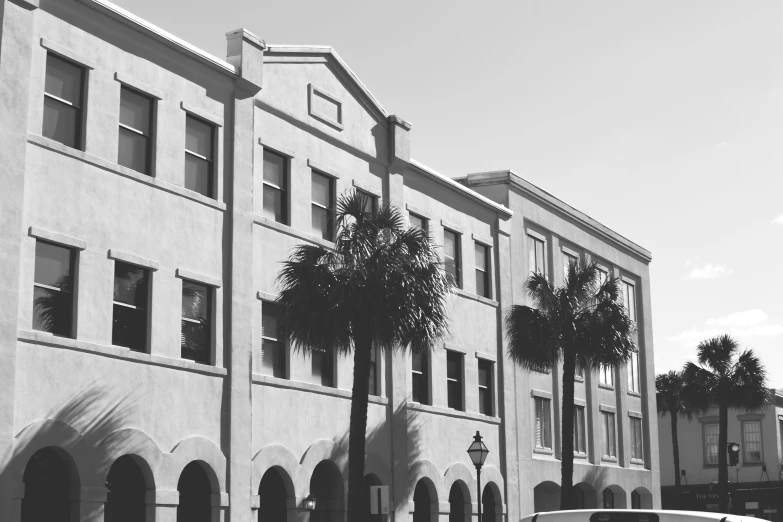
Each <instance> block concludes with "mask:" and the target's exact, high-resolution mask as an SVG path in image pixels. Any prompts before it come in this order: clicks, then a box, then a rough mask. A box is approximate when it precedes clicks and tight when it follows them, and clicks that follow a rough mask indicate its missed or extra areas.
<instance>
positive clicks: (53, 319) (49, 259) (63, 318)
mask: <svg viewBox="0 0 783 522" xmlns="http://www.w3.org/2000/svg"><path fill="white" fill-rule="evenodd" d="M75 265H76V251H75V250H72V249H70V248H65V247H61V246H58V245H54V244H52V243H46V242H45V241H37V242H36V243H35V276H34V277H33V328H34V329H35V330H41V331H42V332H49V333H51V334H54V335H59V336H61V337H73V336H74V335H73V309H74V294H73V289H74V280H73V279H74V273H73V270H74V266H75Z"/></svg>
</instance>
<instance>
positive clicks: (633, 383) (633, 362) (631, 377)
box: [628, 352, 641, 393]
mask: <svg viewBox="0 0 783 522" xmlns="http://www.w3.org/2000/svg"><path fill="white" fill-rule="evenodd" d="M628 390H629V391H632V392H634V393H641V385H640V384H639V352H634V353H632V354H631V358H630V359H628Z"/></svg>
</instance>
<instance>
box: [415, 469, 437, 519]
mask: <svg viewBox="0 0 783 522" xmlns="http://www.w3.org/2000/svg"><path fill="white" fill-rule="evenodd" d="M437 502H438V497H437V495H436V494H435V487H434V486H433V485H432V483H430V482H429V481H428V480H427V479H419V481H418V482H417V483H416V489H415V490H413V522H432V520H433V510H432V506H433V504H435V503H437ZM435 516H437V514H436V515H435Z"/></svg>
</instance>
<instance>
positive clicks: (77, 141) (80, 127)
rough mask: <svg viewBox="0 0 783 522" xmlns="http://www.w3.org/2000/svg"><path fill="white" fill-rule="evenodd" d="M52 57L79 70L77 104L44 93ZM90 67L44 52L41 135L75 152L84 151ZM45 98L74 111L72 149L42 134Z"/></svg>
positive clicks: (53, 53)
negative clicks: (79, 81)
mask: <svg viewBox="0 0 783 522" xmlns="http://www.w3.org/2000/svg"><path fill="white" fill-rule="evenodd" d="M50 57H52V58H54V59H55V60H59V61H61V62H65V63H67V64H69V65H71V66H72V67H75V68H77V69H79V71H80V72H81V79H80V80H81V85H80V86H79V104H78V105H77V104H75V103H73V102H69V101H68V100H65V99H63V98H60V97H59V96H55V95H54V94H50V93H48V92H46V76H47V74H48V65H49V63H48V62H49V58H50ZM89 70H90V67H88V66H86V65H84V64H81V63H79V62H77V61H75V60H72V59H70V58H67V57H65V56H63V55H61V54H59V53H56V52H53V51H52V50H50V49H47V51H46V60H45V65H44V82H43V94H44V104H43V110H42V121H41V135H42V136H44V137H45V138H47V139H51V140H54V141H56V142H57V143H60V144H62V145H63V146H65V147H68V148H73V149H75V150H81V151H83V150H84V142H85V139H84V138H85V136H84V130H85V117H84V116H85V111H84V109H85V105H86V103H85V102H86V99H87V83H88V74H89ZM46 98H49V99H50V100H53V101H55V102H57V103H60V104H63V105H66V106H68V107H72V108H73V109H75V110H76V117H75V122H76V128H75V129H74V132H75V135H74V147H71V146H70V145H66V144H65V143H63V142H61V141H59V140H57V139H55V138H51V137H49V136H46V135H45V134H44V133H43V121H44V120H45V119H46Z"/></svg>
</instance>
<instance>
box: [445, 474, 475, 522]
mask: <svg viewBox="0 0 783 522" xmlns="http://www.w3.org/2000/svg"><path fill="white" fill-rule="evenodd" d="M470 508H471V505H470V493H469V492H468V487H467V486H466V485H465V483H464V482H462V481H461V480H457V481H456V482H454V484H452V486H451V490H450V491H449V522H468V520H470V517H471V515H472V513H471V509H470Z"/></svg>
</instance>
